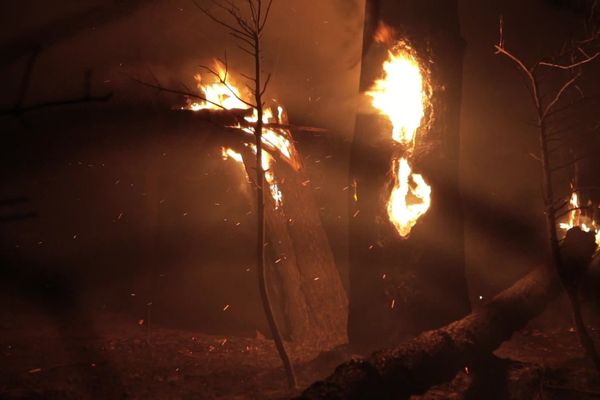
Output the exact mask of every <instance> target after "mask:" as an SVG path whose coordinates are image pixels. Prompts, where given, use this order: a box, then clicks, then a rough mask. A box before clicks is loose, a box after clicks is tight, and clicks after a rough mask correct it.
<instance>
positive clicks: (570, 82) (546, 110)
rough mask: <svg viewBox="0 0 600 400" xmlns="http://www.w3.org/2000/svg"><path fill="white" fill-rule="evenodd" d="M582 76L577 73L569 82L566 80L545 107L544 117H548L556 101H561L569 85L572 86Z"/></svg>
mask: <svg viewBox="0 0 600 400" xmlns="http://www.w3.org/2000/svg"><path fill="white" fill-rule="evenodd" d="M580 77H581V74H580V73H579V74H577V75H575V76H574V77H573V78H571V79H569V80H568V81H567V82H565V84H564V85H562V87H561V88H560V90H559V91H558V92H557V93H556V96H554V99H552V101H551V102H550V103H549V104H548V106H547V107H546V108H545V109H544V112H543V113H542V119H544V118H546V116H547V115H548V112H549V111H550V110H552V107H554V106H555V105H556V103H558V102H559V101H560V99H561V97H562V96H563V94H564V93H565V91H566V90H567V89H568V88H569V87H571V85H573V84H574V83H575V82H576V81H577V79H579V78H580Z"/></svg>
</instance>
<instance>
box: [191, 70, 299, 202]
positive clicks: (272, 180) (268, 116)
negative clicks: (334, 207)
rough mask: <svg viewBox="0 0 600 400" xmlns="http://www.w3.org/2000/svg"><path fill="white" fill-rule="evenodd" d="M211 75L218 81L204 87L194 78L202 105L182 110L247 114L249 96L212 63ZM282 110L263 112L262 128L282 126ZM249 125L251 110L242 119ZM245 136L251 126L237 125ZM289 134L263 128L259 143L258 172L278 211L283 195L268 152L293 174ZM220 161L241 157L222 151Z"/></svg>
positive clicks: (254, 117) (293, 153)
mask: <svg viewBox="0 0 600 400" xmlns="http://www.w3.org/2000/svg"><path fill="white" fill-rule="evenodd" d="M214 70H215V72H217V73H218V75H219V78H220V79H219V80H221V81H219V80H217V82H214V83H207V84H205V83H204V82H203V79H202V75H200V74H198V75H196V76H194V78H195V79H196V81H197V82H198V89H199V91H200V92H201V93H202V96H203V97H204V98H206V101H200V102H194V103H189V104H188V105H187V106H186V107H184V108H186V109H188V110H193V111H199V110H220V109H226V110H232V109H242V110H248V109H250V107H249V106H248V105H247V103H249V101H247V100H246V99H250V98H252V94H251V93H249V92H248V93H243V92H242V91H241V90H240V89H238V88H237V87H236V85H235V84H234V83H233V82H232V80H231V75H230V74H229V73H228V72H227V71H226V70H225V68H223V66H222V65H221V64H220V63H215V69H214ZM286 118H287V117H286V114H285V110H284V109H283V107H281V106H278V107H277V112H276V113H274V112H273V110H272V109H271V108H265V109H264V111H263V118H262V120H263V123H265V124H280V125H283V124H286V123H287V119H286ZM244 119H245V120H246V121H247V122H248V123H249V124H252V123H255V122H256V121H258V113H257V111H256V109H253V112H252V115H251V116H247V117H245V118H244ZM235 128H238V129H240V130H242V131H243V132H245V133H248V134H249V135H254V129H253V127H251V126H242V125H240V124H238V125H237V126H235ZM291 137H292V134H291V132H290V131H289V130H288V129H284V128H279V127H267V128H263V132H262V142H263V144H264V146H265V150H267V151H265V150H263V153H262V168H263V170H264V171H265V180H266V181H267V183H268V184H269V189H270V190H269V191H270V193H271V197H272V198H273V201H274V202H275V208H279V207H280V206H281V204H282V201H283V195H282V193H281V190H280V189H279V185H278V184H277V180H276V177H275V173H274V171H273V169H272V164H273V163H274V162H275V159H274V158H273V157H272V156H271V154H270V153H269V152H278V153H279V154H280V155H281V157H282V159H284V160H285V161H286V162H287V163H288V164H289V165H290V166H291V167H292V168H293V169H294V170H298V169H300V162H299V159H298V156H297V153H296V148H295V147H294V144H293V142H292V139H291ZM246 146H249V147H250V148H251V149H252V151H253V152H254V154H256V146H255V145H254V144H253V143H246ZM222 155H223V159H224V160H227V159H229V158H231V159H233V160H235V161H237V162H238V163H242V164H243V162H244V160H243V157H242V155H241V154H240V153H238V152H236V151H234V150H233V149H230V148H222Z"/></svg>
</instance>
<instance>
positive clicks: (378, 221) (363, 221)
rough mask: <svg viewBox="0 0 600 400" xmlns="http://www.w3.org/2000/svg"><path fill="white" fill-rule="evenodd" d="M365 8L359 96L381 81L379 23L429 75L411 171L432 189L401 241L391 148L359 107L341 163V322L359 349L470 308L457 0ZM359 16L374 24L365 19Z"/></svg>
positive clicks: (382, 125) (386, 133)
mask: <svg viewBox="0 0 600 400" xmlns="http://www.w3.org/2000/svg"><path fill="white" fill-rule="evenodd" d="M367 3H368V4H367V14H368V15H367V21H366V22H365V37H364V44H363V61H362V71H361V82H360V91H361V93H364V92H365V91H367V90H369V89H370V88H371V87H372V85H373V83H374V82H375V80H376V79H379V78H381V77H382V76H381V75H382V65H383V63H384V61H385V59H386V57H387V52H388V50H389V49H390V46H392V45H393V44H389V43H384V44H380V43H374V41H373V34H374V32H375V28H374V27H376V26H378V25H380V24H381V23H383V24H385V25H387V26H389V27H391V28H393V31H394V39H393V40H394V41H404V42H405V43H406V44H408V45H409V46H410V47H412V48H413V49H414V50H415V52H416V53H417V55H418V57H419V61H420V64H421V65H422V66H424V67H425V69H427V70H429V72H430V76H429V78H430V81H431V82H430V83H431V89H432V98H431V102H432V104H431V109H432V110H433V118H431V119H430V123H429V124H428V126H427V127H423V128H420V130H419V132H417V136H418V138H419V139H418V142H419V143H418V146H417V148H415V149H414V163H415V165H414V170H415V172H416V173H420V174H423V176H424V177H425V179H426V180H427V182H428V183H429V184H430V185H431V186H432V206H431V208H430V209H429V211H428V212H427V214H425V215H424V216H422V217H421V219H420V220H419V222H418V223H417V225H416V226H415V227H414V228H413V230H412V232H411V234H410V236H409V237H408V238H407V239H402V238H401V237H400V236H399V235H398V233H397V232H396V231H395V230H394V228H393V226H392V225H391V223H390V222H389V218H388V216H387V212H386V201H387V198H388V197H389V193H390V176H389V174H390V165H391V159H392V157H393V155H394V154H395V153H397V150H395V149H394V144H393V142H392V139H391V131H390V129H391V128H389V126H388V125H389V123H388V121H386V120H385V117H382V116H379V115H377V114H375V112H374V110H372V108H370V107H369V106H368V105H367V106H361V110H359V114H358V116H357V123H356V128H355V136H354V142H353V145H352V154H351V166H350V173H351V185H352V186H353V187H354V189H355V191H354V193H351V195H352V198H351V199H350V202H351V206H350V227H349V240H350V314H349V325H348V334H349V338H350V343H351V344H352V345H353V347H355V348H356V349H358V350H360V351H364V350H372V349H373V348H374V347H381V346H382V345H392V344H393V343H398V340H399V339H400V338H405V337H407V336H412V335H414V334H416V333H418V332H421V331H423V330H425V329H432V328H436V327H439V326H442V325H443V324H446V323H448V322H450V321H453V320H456V319H458V318H460V317H462V316H464V315H465V314H467V313H468V312H469V310H470V304H469V299H468V292H467V286H466V278H465V269H464V233H463V230H464V228H463V216H462V203H461V196H460V190H459V182H458V149H459V114H460V101H461V84H462V56H463V48H464V43H463V40H462V38H461V37H460V31H459V22H458V12H457V7H458V6H457V2H456V1H434V0H429V1H425V2H423V1H405V2H396V1H390V0H380V1H377V2H375V1H373V2H367ZM375 3H377V4H375ZM375 8H377V10H375ZM442 10H443V11H442ZM369 16H374V17H376V18H379V20H378V21H371V20H370V17H369ZM367 101H368V100H367ZM441 299H444V300H443V301H441Z"/></svg>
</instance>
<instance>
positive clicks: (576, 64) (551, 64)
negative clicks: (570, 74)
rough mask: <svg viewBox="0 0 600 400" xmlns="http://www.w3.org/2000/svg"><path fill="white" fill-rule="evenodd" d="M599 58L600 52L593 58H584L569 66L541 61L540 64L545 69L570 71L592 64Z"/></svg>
mask: <svg viewBox="0 0 600 400" xmlns="http://www.w3.org/2000/svg"><path fill="white" fill-rule="evenodd" d="M598 57H600V52H598V53H595V54H594V55H593V56H591V57H587V58H584V59H583V60H580V61H577V62H574V63H572V64H567V65H561V64H555V63H551V62H544V61H541V62H539V63H538V64H539V65H541V66H543V67H550V68H556V69H562V70H570V69H575V68H577V67H580V66H582V65H584V64H587V63H589V62H592V61H594V60H595V59H596V58H598Z"/></svg>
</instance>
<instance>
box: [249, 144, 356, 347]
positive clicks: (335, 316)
mask: <svg viewBox="0 0 600 400" xmlns="http://www.w3.org/2000/svg"><path fill="white" fill-rule="evenodd" d="M237 150H240V149H237ZM243 151H244V150H242V152H243ZM243 154H244V160H245V164H246V168H247V170H248V171H251V169H250V168H248V166H252V165H255V161H254V162H253V161H251V160H252V159H253V158H254V154H252V153H251V152H250V151H249V150H247V148H246V150H245V153H243ZM271 168H272V169H273V171H274V175H275V179H276V182H277V185H278V187H279V190H280V191H281V193H282V201H281V204H280V205H279V206H277V207H276V204H275V201H274V200H273V198H272V197H271V195H270V192H269V190H268V189H267V190H266V191H267V194H266V195H265V218H266V227H267V230H266V232H267V244H266V252H267V256H268V257H267V265H266V269H267V278H268V288H269V293H270V294H271V295H272V298H273V308H274V312H275V315H276V319H277V321H278V323H279V326H280V327H281V330H282V333H283V334H284V336H285V337H287V338H288V339H290V340H293V341H298V342H302V343H310V344H312V345H315V346H318V347H319V348H321V349H329V348H331V347H334V346H336V345H339V344H341V343H345V342H346V340H347V336H346V326H347V313H348V310H347V307H348V300H347V297H346V292H345V289H344V287H343V284H342V281H341V278H340V275H339V271H338V269H337V266H336V265H335V261H334V258H333V254H332V252H331V248H330V246H329V240H328V238H327V235H326V234H325V230H324V229H323V226H322V225H321V220H320V216H319V212H318V208H317V205H316V204H315V201H314V199H313V196H312V193H311V187H310V182H309V179H308V178H307V176H306V175H305V173H304V170H303V169H302V167H300V168H299V169H298V170H295V169H294V168H292V167H290V166H289V165H288V164H286V163H285V161H283V160H281V159H279V160H278V162H275V163H273V165H272V166H271ZM249 176H252V175H250V173H249Z"/></svg>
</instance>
